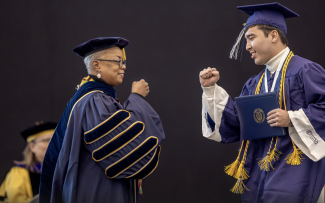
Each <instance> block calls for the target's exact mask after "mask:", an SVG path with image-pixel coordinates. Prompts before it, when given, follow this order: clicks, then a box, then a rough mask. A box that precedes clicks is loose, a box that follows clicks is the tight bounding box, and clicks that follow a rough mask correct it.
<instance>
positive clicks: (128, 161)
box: [105, 137, 158, 178]
mask: <svg viewBox="0 0 325 203" xmlns="http://www.w3.org/2000/svg"><path fill="white" fill-rule="evenodd" d="M157 143H158V139H157V138H153V137H151V138H149V139H148V140H147V141H146V142H145V143H144V144H142V145H141V146H140V147H139V148H138V149H136V150H135V151H134V152H133V153H132V154H130V155H129V156H128V157H126V158H124V159H123V160H121V161H120V162H118V163H117V164H115V165H114V166H112V167H110V168H108V169H106V171H105V173H106V176H108V177H109V178H113V177H114V176H116V175H117V174H119V173H120V172H121V171H123V170H125V169H126V168H128V167H130V166H131V165H132V164H133V163H134V162H135V161H136V160H138V159H140V158H141V157H142V156H144V155H146V154H147V153H149V152H150V150H151V149H152V148H153V147H154V146H156V145H157Z"/></svg>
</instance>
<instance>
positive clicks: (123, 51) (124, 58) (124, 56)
mask: <svg viewBox="0 0 325 203" xmlns="http://www.w3.org/2000/svg"><path fill="white" fill-rule="evenodd" d="M122 54H123V61H125V60H126V54H125V49H124V48H123V49H122Z"/></svg>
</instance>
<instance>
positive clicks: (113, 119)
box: [85, 111, 130, 144]
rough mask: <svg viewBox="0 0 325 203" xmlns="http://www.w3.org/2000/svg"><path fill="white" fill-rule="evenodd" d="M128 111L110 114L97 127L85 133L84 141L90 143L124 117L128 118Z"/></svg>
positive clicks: (116, 124)
mask: <svg viewBox="0 0 325 203" xmlns="http://www.w3.org/2000/svg"><path fill="white" fill-rule="evenodd" d="M129 116H130V113H129V112H127V111H119V112H117V113H116V114H115V115H113V116H111V117H110V118H109V119H107V120H106V122H105V123H103V124H102V125H101V126H99V127H97V128H96V129H95V130H93V131H91V132H89V133H87V134H85V142H86V143H87V144H90V143H92V142H94V141H95V140H96V139H98V138H100V137H102V136H103V135H105V134H106V133H107V132H109V131H110V130H112V129H113V128H115V127H116V126H118V125H119V124H120V123H121V122H122V121H123V120H124V119H126V118H128V117H129Z"/></svg>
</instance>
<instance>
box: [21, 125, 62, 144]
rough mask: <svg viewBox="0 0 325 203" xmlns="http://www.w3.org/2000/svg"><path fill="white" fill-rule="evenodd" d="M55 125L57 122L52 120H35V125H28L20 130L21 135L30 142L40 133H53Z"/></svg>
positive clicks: (40, 134) (39, 135)
mask: <svg viewBox="0 0 325 203" xmlns="http://www.w3.org/2000/svg"><path fill="white" fill-rule="evenodd" d="M56 126H57V123H53V122H45V123H44V122H43V121H40V122H36V123H35V125H33V126H30V127H29V128H27V129H25V130H24V131H22V132H21V133H20V134H21V136H22V137H23V138H24V139H25V140H26V141H27V142H31V141H33V140H35V139H36V138H38V137H41V136H42V135H45V134H48V133H54V130H55V128H56Z"/></svg>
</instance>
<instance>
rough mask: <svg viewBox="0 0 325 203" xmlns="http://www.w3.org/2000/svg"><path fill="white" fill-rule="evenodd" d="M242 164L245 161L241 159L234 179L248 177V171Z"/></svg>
mask: <svg viewBox="0 0 325 203" xmlns="http://www.w3.org/2000/svg"><path fill="white" fill-rule="evenodd" d="M244 164H245V162H244V161H241V163H240V165H239V168H238V170H237V173H236V175H235V176H234V177H235V178H236V179H239V178H241V179H243V180H246V179H248V178H249V175H248V171H247V170H246V168H245V167H244Z"/></svg>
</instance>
